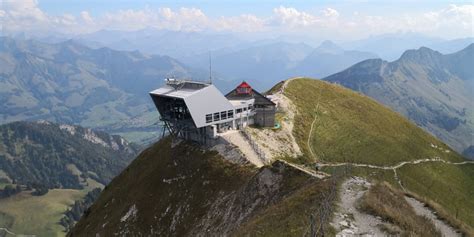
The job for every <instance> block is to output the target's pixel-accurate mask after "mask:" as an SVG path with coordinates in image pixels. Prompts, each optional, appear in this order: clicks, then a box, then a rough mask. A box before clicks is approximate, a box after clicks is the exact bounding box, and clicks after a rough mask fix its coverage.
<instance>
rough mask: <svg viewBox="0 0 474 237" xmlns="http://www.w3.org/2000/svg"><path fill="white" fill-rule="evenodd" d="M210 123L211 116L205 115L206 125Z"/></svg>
mask: <svg viewBox="0 0 474 237" xmlns="http://www.w3.org/2000/svg"><path fill="white" fill-rule="evenodd" d="M210 122H212V114H206V123H210Z"/></svg>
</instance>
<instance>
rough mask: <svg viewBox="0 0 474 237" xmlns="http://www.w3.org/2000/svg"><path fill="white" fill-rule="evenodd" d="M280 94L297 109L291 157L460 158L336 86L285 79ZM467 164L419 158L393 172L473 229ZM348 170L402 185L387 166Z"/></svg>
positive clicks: (473, 174) (386, 161)
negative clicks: (295, 148) (295, 149)
mask: <svg viewBox="0 0 474 237" xmlns="http://www.w3.org/2000/svg"><path fill="white" fill-rule="evenodd" d="M285 95H286V96H287V97H289V98H290V99H291V100H292V101H293V103H294V104H295V105H296V107H297V110H298V111H297V115H296V117H295V127H294V131H293V133H294V136H295V138H296V140H297V143H298V144H299V146H300V147H301V148H302V150H303V152H304V157H301V158H300V160H299V161H295V162H303V163H306V164H313V163H315V162H326V163H337V162H349V163H362V164H372V165H378V166H390V165H395V164H398V163H400V162H403V161H410V160H418V159H426V158H435V157H439V158H441V159H444V160H447V161H463V160H464V158H463V157H461V156H460V155H459V154H458V153H456V152H455V151H453V150H451V149H450V148H449V147H448V146H447V145H446V144H444V143H442V142H440V141H439V140H438V139H436V138H435V137H433V136H431V135H430V134H428V133H426V132H424V131H423V130H422V129H421V128H419V127H417V126H415V125H414V124H412V123H411V122H409V121H408V120H407V119H405V118H404V117H402V116H401V115H399V114H397V113H395V112H393V111H391V110H390V109H388V108H386V107H384V106H383V105H380V104H378V103H377V102H375V101H374V100H372V99H370V98H368V97H366V96H364V95H361V94H358V93H356V92H353V91H351V90H349V89H346V88H343V87H341V86H338V85H334V84H330V83H327V82H324V81H319V80H312V79H295V80H292V81H291V82H289V84H288V86H287V88H286V89H285ZM473 168H474V165H471V164H468V165H451V164H442V163H424V164H417V165H406V166H403V167H401V168H400V169H398V170H397V173H398V177H399V178H400V180H401V183H402V185H403V186H404V187H405V189H406V190H405V191H406V192H408V193H411V194H413V195H416V196H418V198H420V199H423V200H425V201H426V202H427V203H429V204H430V205H431V206H433V207H435V208H436V209H437V211H438V212H439V213H442V214H443V215H444V217H445V218H447V219H448V221H450V222H451V223H453V224H454V225H456V226H458V227H459V228H461V229H463V230H464V231H465V232H467V233H471V234H473V233H474V232H473V227H474V199H473V198H472V197H473V191H472V190H474V169H473ZM331 170H334V169H333V168H328V169H327V171H331ZM352 171H353V172H354V174H357V175H362V176H365V177H367V178H369V179H374V180H379V181H387V182H389V183H391V184H392V185H393V186H395V187H397V188H399V189H402V187H401V186H400V185H399V184H398V182H397V181H396V179H395V178H394V173H393V171H392V170H379V169H373V168H361V167H356V168H353V169H352Z"/></svg>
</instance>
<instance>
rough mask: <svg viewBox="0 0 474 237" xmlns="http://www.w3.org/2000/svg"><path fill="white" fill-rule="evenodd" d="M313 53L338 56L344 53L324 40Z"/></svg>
mask: <svg viewBox="0 0 474 237" xmlns="http://www.w3.org/2000/svg"><path fill="white" fill-rule="evenodd" d="M315 51H318V52H321V53H330V54H339V53H341V52H344V49H342V48H341V47H339V45H337V44H335V43H334V42H332V41H330V40H325V41H323V42H322V43H321V44H320V45H319V47H317V48H316V50H315Z"/></svg>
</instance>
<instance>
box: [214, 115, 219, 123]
mask: <svg viewBox="0 0 474 237" xmlns="http://www.w3.org/2000/svg"><path fill="white" fill-rule="evenodd" d="M219 120H220V119H219V113H214V122H215V121H219Z"/></svg>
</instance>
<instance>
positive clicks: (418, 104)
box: [324, 44, 474, 158]
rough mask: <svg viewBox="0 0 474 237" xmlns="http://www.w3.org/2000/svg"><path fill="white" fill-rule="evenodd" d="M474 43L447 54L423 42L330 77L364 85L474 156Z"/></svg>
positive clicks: (358, 86) (346, 83)
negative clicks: (389, 58) (393, 56)
mask: <svg viewBox="0 0 474 237" xmlns="http://www.w3.org/2000/svg"><path fill="white" fill-rule="evenodd" d="M473 62H474V44H471V45H469V46H468V47H466V48H465V49H463V50H461V51H459V52H456V53H452V54H446V55H443V54H441V53H439V52H437V51H434V50H431V49H429V48H426V47H422V48H420V49H418V50H408V51H406V52H405V53H404V54H403V55H402V56H401V57H400V58H399V59H398V60H396V61H394V62H387V61H384V60H381V59H371V60H366V61H363V62H360V63H358V64H356V65H354V66H352V67H350V68H348V69H346V70H344V71H342V72H339V73H336V74H334V75H331V76H329V77H326V78H324V80H327V81H330V82H333V83H338V84H341V85H343V86H345V87H348V88H351V89H353V90H356V91H360V92H362V93H364V94H366V95H368V96H370V97H372V98H375V99H376V100H378V101H379V102H381V103H383V104H385V105H387V106H389V107H391V108H392V109H394V110H396V111H398V112H400V113H402V114H404V115H405V116H407V117H408V118H410V119H411V120H412V121H414V122H415V123H417V124H418V125H419V126H421V127H423V128H424V129H426V130H427V131H429V132H431V133H432V134H434V135H436V136H437V137H439V138H440V139H441V140H443V141H444V142H446V143H448V144H449V145H450V146H452V147H453V148H454V149H455V150H457V151H459V152H463V151H464V155H465V156H468V157H471V158H474V156H473V154H472V150H473V146H474V138H473V136H474V135H473V134H474V93H473V91H474V68H473V66H472V63H473Z"/></svg>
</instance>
